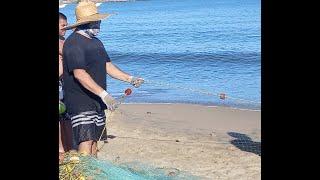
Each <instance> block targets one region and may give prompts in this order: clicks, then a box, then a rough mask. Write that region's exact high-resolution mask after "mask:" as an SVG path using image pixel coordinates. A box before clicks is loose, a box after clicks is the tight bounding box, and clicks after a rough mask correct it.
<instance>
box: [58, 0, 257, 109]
mask: <svg viewBox="0 0 320 180" xmlns="http://www.w3.org/2000/svg"><path fill="white" fill-rule="evenodd" d="M75 7H76V4H69V5H67V6H66V7H65V8H62V9H59V11H60V12H62V13H64V14H65V15H66V16H67V17H68V22H69V24H73V23H74V22H75V15H74V9H75ZM99 12H106V13H113V15H112V16H111V17H110V18H108V19H107V20H103V21H102V23H101V32H100V34H99V35H98V38H99V39H100V40H101V41H102V42H103V44H104V45H105V48H106V50H107V52H108V54H109V56H110V58H111V60H112V62H113V63H114V64H115V65H117V66H118V67H119V68H121V69H122V70H124V71H125V72H128V73H130V74H132V75H134V76H141V77H143V78H144V79H145V80H146V82H145V84H143V85H142V86H141V87H139V88H137V89H135V88H132V90H133V93H132V94H131V95H130V96H128V97H127V98H126V99H125V102H126V103H192V104H204V105H210V106H231V107H236V108H246V109H260V108H261V103H260V102H261V2H260V0H143V1H129V2H108V3H103V4H101V5H100V6H99ZM70 33H71V32H68V33H67V36H68V35H69V34H70ZM107 83H108V87H107V89H108V92H110V93H111V94H112V95H114V96H115V97H120V96H121V95H122V94H123V92H124V90H125V89H126V88H130V87H131V86H130V85H129V84H127V83H123V82H121V81H118V80H114V79H112V78H110V77H108V79H107ZM221 94H225V95H226V98H225V99H223V98H220V95H221Z"/></svg>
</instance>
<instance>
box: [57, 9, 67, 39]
mask: <svg viewBox="0 0 320 180" xmlns="http://www.w3.org/2000/svg"><path fill="white" fill-rule="evenodd" d="M67 25H68V22H67V17H66V16H65V15H64V14H63V13H60V12H59V36H64V35H65V34H66V30H65V29H62V28H64V27H66V26H67Z"/></svg>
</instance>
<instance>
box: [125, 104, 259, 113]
mask: <svg viewBox="0 0 320 180" xmlns="http://www.w3.org/2000/svg"><path fill="white" fill-rule="evenodd" d="M121 104H132V105H134V104H138V105H148V104H160V105H161V104H168V105H170V104H178V105H179V104H180V105H199V106H205V107H217V108H227V109H236V110H242V111H259V112H261V109H250V108H240V107H233V106H219V105H208V104H205V103H203V104H202V103H184V102H172V103H171V102H150V103H149V102H124V103H121Z"/></svg>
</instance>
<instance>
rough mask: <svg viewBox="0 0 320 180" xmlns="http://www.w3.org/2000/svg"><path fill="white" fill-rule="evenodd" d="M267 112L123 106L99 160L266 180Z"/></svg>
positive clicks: (211, 176)
mask: <svg viewBox="0 0 320 180" xmlns="http://www.w3.org/2000/svg"><path fill="white" fill-rule="evenodd" d="M260 116H261V111H254V110H242V109H234V108H227V107H208V106H202V105H190V104H122V105H121V106H120V107H119V109H117V110H116V111H115V112H113V113H111V114H109V113H108V120H107V123H108V125H107V129H108V136H109V139H108V143H103V142H101V143H99V144H98V146H99V147H101V146H102V148H101V150H100V152H99V154H98V158H99V159H102V160H109V161H112V162H114V163H131V162H139V163H143V164H147V165H150V166H153V167H157V168H165V169H168V170H170V169H171V170H176V171H178V172H179V171H180V172H187V173H189V174H191V175H194V176H197V177H199V179H238V180H239V179H246V180H248V179H254V180H256V179H261V156H260V147H261V145H260V142H261V117H260Z"/></svg>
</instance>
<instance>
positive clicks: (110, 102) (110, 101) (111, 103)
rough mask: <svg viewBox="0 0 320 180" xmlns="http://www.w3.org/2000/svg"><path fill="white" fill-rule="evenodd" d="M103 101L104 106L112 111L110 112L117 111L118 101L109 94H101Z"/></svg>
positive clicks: (103, 92) (105, 92)
mask: <svg viewBox="0 0 320 180" xmlns="http://www.w3.org/2000/svg"><path fill="white" fill-rule="evenodd" d="M99 96H100V98H101V100H102V101H103V102H104V104H106V105H107V108H108V109H109V110H110V111H114V109H115V105H116V100H115V99H114V98H113V97H112V96H111V95H110V94H108V93H107V91H105V90H104V91H102V92H101V93H100V94H99Z"/></svg>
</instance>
